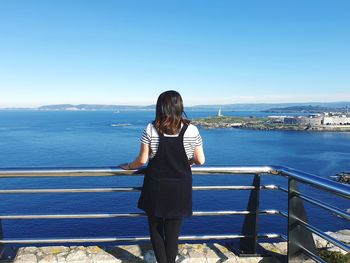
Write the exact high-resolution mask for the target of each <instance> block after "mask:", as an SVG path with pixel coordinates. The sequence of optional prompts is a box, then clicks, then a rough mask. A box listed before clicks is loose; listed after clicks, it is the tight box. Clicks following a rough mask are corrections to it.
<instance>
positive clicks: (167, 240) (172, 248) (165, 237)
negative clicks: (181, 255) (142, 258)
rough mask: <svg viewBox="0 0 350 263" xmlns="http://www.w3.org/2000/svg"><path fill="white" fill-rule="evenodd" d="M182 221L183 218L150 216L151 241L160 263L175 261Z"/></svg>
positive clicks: (172, 262)
mask: <svg viewBox="0 0 350 263" xmlns="http://www.w3.org/2000/svg"><path fill="white" fill-rule="evenodd" d="M181 222H182V219H181V218H174V219H167V218H161V217H154V216H148V225H149V232H150V235H151V242H152V246H153V250H154V254H155V256H156V258H157V262H158V263H174V262H175V259H176V255H177V252H178V239H179V232H180V227H181Z"/></svg>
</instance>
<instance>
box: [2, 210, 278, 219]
mask: <svg viewBox="0 0 350 263" xmlns="http://www.w3.org/2000/svg"><path fill="white" fill-rule="evenodd" d="M248 214H252V212H250V211H247V210H241V211H238V210H231V211H195V212H193V216H223V215H248ZM259 214H262V215H281V212H280V211H278V210H273V209H270V210H261V211H259ZM144 216H146V214H145V213H124V214H66V215H64V214H55V215H0V219H6V220H9V219H67V218H70V219H78V218H125V217H144Z"/></svg>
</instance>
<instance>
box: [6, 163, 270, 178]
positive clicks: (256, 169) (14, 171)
mask: <svg viewBox="0 0 350 263" xmlns="http://www.w3.org/2000/svg"><path fill="white" fill-rule="evenodd" d="M144 169H145V168H141V169H139V170H124V169H121V168H118V167H90V168H85V167H70V168H61V167H55V168H46V167H40V168H0V178H1V177H6V178H8V177H57V176H58V177H63V176H69V177H72V176H73V177H80V176H115V175H118V176H121V175H141V174H143V173H144V171H145V170H144ZM274 172H275V171H274V170H273V168H272V167H270V166H219V167H217V166H216V167H210V166H206V167H192V173H193V174H256V173H274Z"/></svg>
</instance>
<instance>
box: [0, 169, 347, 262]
mask: <svg viewBox="0 0 350 263" xmlns="http://www.w3.org/2000/svg"><path fill="white" fill-rule="evenodd" d="M143 172H144V171H143V170H142V169H141V170H138V171H135V170H128V171H126V170H122V169H119V168H116V167H102V168H101V167H97V168H19V169H15V168H9V169H4V168H2V169H0V180H4V178H15V177H25V178H28V177H33V178H34V177H67V176H73V177H79V176H131V175H133V176H134V175H142V174H143ZM192 172H193V174H194V175H199V174H246V175H253V176H254V178H253V182H252V185H242V186H236V185H235V186H193V190H194V191H205V190H215V191H216V190H247V191H250V195H249V200H248V204H247V209H246V210H225V211H194V212H193V216H226V215H243V216H244V217H245V218H244V223H243V227H242V230H241V232H240V233H237V234H227V235H187V236H180V237H179V239H180V240H217V239H220V240H225V239H229V240H230V239H240V252H241V255H248V256H249V255H257V254H258V239H259V238H279V239H283V240H286V241H287V242H288V256H287V257H288V261H289V262H294V261H295V262H296V261H300V260H303V259H305V258H312V259H314V260H315V261H317V262H325V261H324V260H323V259H321V258H320V256H319V253H318V250H317V249H316V246H315V242H314V239H313V235H312V234H316V235H317V236H319V237H321V238H323V239H325V240H327V241H328V242H330V243H332V244H334V245H335V246H337V247H340V248H341V249H343V250H345V251H347V252H350V246H349V245H347V244H345V243H343V242H340V241H339V240H337V239H335V238H333V237H331V236H330V235H328V234H326V233H324V232H323V231H322V230H320V229H318V228H316V227H315V226H313V225H311V224H310V223H309V222H308V219H307V216H306V212H305V208H304V202H308V203H311V204H313V205H315V206H317V207H319V208H322V209H325V210H328V211H329V212H331V213H332V214H333V215H336V216H340V217H342V218H344V219H346V220H350V214H349V213H347V212H346V211H343V210H341V209H339V208H337V207H334V206H333V205H331V204H327V203H325V202H322V201H320V200H317V199H314V198H311V197H309V196H307V195H305V194H303V193H301V192H300V191H299V189H298V185H299V184H306V185H310V186H312V187H315V188H317V189H320V190H323V191H327V192H329V193H331V194H334V195H337V196H339V197H342V198H345V199H350V186H348V185H344V184H340V183H337V182H334V181H331V180H328V179H325V178H322V177H319V176H316V175H313V174H309V173H305V172H302V171H298V170H294V169H291V168H287V167H282V166H215V167H193V168H192ZM264 174H265V175H266V174H270V175H276V176H282V177H285V178H286V179H287V180H288V188H287V189H286V188H283V187H281V186H278V185H261V182H260V178H261V175H264ZM140 190H141V187H115V188H64V189H63V188H50V189H1V190H0V195H1V194H28V193H33V194H42V193H102V192H135V191H140ZM260 190H277V191H282V192H285V193H287V195H288V211H280V210H276V209H268V210H261V209H260ZM263 214H264V215H279V216H282V217H284V218H287V219H288V236H287V237H286V236H284V235H283V234H279V233H259V232H258V220H259V216H260V215H263ZM141 216H145V214H144V213H123V214H121V213H114V214H54V215H52V214H43V215H41V214H40V215H38V214H33V215H4V214H1V211H0V259H1V254H2V251H4V250H5V245H6V244H43V243H100V242H136V243H137V242H140V241H145V240H149V237H148V236H132V237H103V238H89V237H86V238H68V239H67V238H65V239H60V238H52V239H21V238H16V239H5V238H4V237H3V232H2V224H1V220H12V219H23V220H24V219H62V218H70V219H72V218H121V217H123V218H129V217H141Z"/></svg>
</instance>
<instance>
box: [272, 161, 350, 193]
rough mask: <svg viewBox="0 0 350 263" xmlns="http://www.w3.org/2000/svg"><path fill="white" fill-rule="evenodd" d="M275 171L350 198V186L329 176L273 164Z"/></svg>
mask: <svg viewBox="0 0 350 263" xmlns="http://www.w3.org/2000/svg"><path fill="white" fill-rule="evenodd" d="M271 168H272V169H274V171H275V172H277V173H278V174H280V175H282V176H287V177H288V178H292V179H294V180H296V181H298V182H302V183H305V184H308V185H311V186H313V187H315V188H319V189H322V190H326V191H328V192H331V193H334V194H336V195H338V196H341V197H344V198H347V199H350V186H349V185H346V184H341V183H338V182H335V181H332V180H329V179H327V178H323V177H320V176H317V175H314V174H310V173H306V172H303V171H299V170H295V169H292V168H288V167H283V166H272V167H271Z"/></svg>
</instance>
